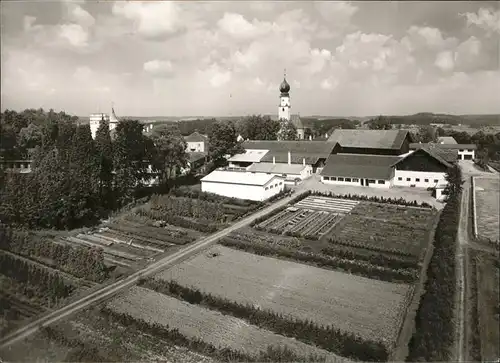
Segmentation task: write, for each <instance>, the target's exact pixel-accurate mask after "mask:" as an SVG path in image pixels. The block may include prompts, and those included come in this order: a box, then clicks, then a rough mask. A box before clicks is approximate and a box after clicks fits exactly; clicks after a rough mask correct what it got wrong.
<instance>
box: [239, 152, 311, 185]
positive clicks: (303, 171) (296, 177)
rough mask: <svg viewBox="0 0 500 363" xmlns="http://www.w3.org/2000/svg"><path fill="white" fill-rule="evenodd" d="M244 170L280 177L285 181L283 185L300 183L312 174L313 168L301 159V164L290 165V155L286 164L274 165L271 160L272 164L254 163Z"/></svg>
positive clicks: (274, 162)
mask: <svg viewBox="0 0 500 363" xmlns="http://www.w3.org/2000/svg"><path fill="white" fill-rule="evenodd" d="M246 170H247V171H248V172H250V173H256V174H269V175H276V176H280V177H282V178H284V179H285V184H297V183H300V182H301V181H303V180H305V179H307V178H309V177H311V175H312V174H313V168H312V166H311V165H307V164H306V159H303V162H302V164H292V163H291V154H290V153H289V158H288V163H287V164H283V163H276V159H275V158H273V162H272V163H254V164H252V165H251V166H249V167H248V168H247V169H246Z"/></svg>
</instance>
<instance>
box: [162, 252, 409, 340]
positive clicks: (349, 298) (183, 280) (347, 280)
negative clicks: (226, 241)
mask: <svg viewBox="0 0 500 363" xmlns="http://www.w3.org/2000/svg"><path fill="white" fill-rule="evenodd" d="M214 255H215V256H216V257H210V256H214ZM157 278H159V279H163V280H175V281H177V282H178V283H179V284H181V285H185V286H193V287H196V288H198V289H200V290H201V291H204V292H209V293H212V294H215V295H218V296H222V297H225V298H227V299H230V300H233V301H235V302H240V303H250V304H253V305H257V306H260V307H261V308H264V309H271V310H273V311H275V312H278V313H283V314H287V315H291V316H294V317H296V318H300V319H304V320H305V319H309V320H312V321H314V322H316V323H317V324H319V325H333V326H335V327H337V328H339V329H342V330H345V331H350V332H354V333H357V334H359V335H360V336H361V337H363V338H365V339H377V340H379V339H380V340H381V341H383V342H385V343H387V344H390V343H392V342H393V341H394V339H395V338H396V336H397V333H398V329H399V325H400V320H401V318H402V317H403V316H404V309H405V304H406V300H407V294H408V293H409V291H410V286H409V285H406V284H394V283H389V282H383V281H377V280H371V279H367V278H363V277H359V276H355V275H349V274H345V273H341V272H336V271H329V270H324V269H321V268H316V267H312V266H308V265H303V264H300V263H294V262H289V261H282V260H277V259H274V258H269V257H262V256H257V255H253V254H251V253H246V252H242V251H237V250H233V249H230V248H226V247H222V246H215V247H213V248H212V249H211V250H210V251H208V252H206V253H204V254H200V255H198V256H195V257H194V258H192V259H190V260H187V261H185V262H183V263H182V264H180V265H177V266H175V267H173V268H172V269H170V270H168V271H165V272H163V273H161V274H159V275H157Z"/></svg>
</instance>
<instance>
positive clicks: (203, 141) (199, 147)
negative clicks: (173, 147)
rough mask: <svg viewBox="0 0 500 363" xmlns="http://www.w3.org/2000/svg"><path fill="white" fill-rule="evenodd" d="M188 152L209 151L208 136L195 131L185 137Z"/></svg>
mask: <svg viewBox="0 0 500 363" xmlns="http://www.w3.org/2000/svg"><path fill="white" fill-rule="evenodd" d="M184 140H185V141H186V144H187V147H186V152H188V153H194V152H196V153H207V152H208V137H207V136H205V135H202V134H200V133H199V132H197V131H195V132H193V133H192V134H190V135H188V136H186V137H185V138H184Z"/></svg>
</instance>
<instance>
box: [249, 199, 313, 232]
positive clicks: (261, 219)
mask: <svg viewBox="0 0 500 363" xmlns="http://www.w3.org/2000/svg"><path fill="white" fill-rule="evenodd" d="M310 195H311V191H310V190H308V191H306V192H303V193H301V194H299V195H297V196H296V197H295V198H293V199H292V200H290V202H289V203H288V204H287V205H284V206H283V207H280V208H276V209H274V210H272V211H271V212H269V213H267V214H266V215H263V216H262V217H259V218H256V219H254V221H253V222H252V223H251V224H250V226H251V227H253V226H255V225H258V224H259V223H262V222H264V221H265V220H267V219H269V218H271V217H272V216H275V215H276V214H278V213H280V212H282V211H284V210H285V209H287V208H288V207H290V205H293V204H295V203H298V202H300V201H301V200H302V199H305V198H307V197H308V196H310Z"/></svg>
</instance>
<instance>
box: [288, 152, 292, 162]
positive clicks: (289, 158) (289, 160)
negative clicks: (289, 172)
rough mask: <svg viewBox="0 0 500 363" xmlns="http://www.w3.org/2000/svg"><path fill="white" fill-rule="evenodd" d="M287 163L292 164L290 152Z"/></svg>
mask: <svg viewBox="0 0 500 363" xmlns="http://www.w3.org/2000/svg"><path fill="white" fill-rule="evenodd" d="M288 165H292V153H291V152H290V151H289V152H288Z"/></svg>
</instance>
